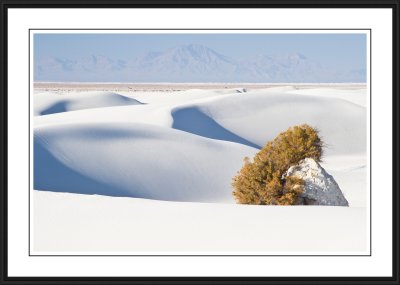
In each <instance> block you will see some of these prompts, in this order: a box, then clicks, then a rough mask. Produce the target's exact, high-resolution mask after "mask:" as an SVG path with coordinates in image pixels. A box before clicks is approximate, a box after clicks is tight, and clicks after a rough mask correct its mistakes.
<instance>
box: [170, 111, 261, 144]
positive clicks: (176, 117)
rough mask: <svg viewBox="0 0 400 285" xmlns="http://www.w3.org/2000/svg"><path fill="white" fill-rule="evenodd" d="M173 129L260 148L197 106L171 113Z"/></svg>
mask: <svg viewBox="0 0 400 285" xmlns="http://www.w3.org/2000/svg"><path fill="white" fill-rule="evenodd" d="M172 118H173V124H172V127H173V128H174V129H178V130H181V131H185V132H189V133H192V134H195V135H199V136H203V137H206V138H211V139H216V140H223V141H231V142H235V143H239V144H243V145H247V146H250V147H254V148H257V149H260V146H258V145H256V144H254V143H252V142H250V141H248V140H246V139H244V138H242V137H240V136H238V135H236V134H235V133H232V132H231V131H229V130H227V129H225V128H224V127H222V126H221V125H220V124H218V123H217V122H216V121H215V120H213V119H212V118H210V117H209V116H207V115H206V114H204V113H203V112H201V111H200V110H199V109H198V108H197V107H190V108H184V109H180V110H177V111H174V112H173V113H172Z"/></svg>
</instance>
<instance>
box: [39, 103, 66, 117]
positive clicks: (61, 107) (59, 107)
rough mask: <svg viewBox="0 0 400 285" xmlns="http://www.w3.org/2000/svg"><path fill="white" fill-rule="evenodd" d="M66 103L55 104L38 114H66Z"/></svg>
mask: <svg viewBox="0 0 400 285" xmlns="http://www.w3.org/2000/svg"><path fill="white" fill-rule="evenodd" d="M67 104H68V103H67V101H60V102H57V103H55V104H53V105H51V106H50V107H48V108H46V109H44V110H43V111H42V112H40V113H39V114H40V115H41V116H42V115H50V114H55V113H62V112H67Z"/></svg>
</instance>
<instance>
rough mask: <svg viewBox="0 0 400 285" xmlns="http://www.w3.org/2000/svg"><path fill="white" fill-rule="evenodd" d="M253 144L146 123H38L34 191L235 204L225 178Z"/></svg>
mask: <svg viewBox="0 0 400 285" xmlns="http://www.w3.org/2000/svg"><path fill="white" fill-rule="evenodd" d="M256 151H257V149H253V148H250V147H247V146H243V145H240V144H235V143H231V142H224V141H216V140H207V139H205V138H202V137H199V136H192V135H190V134H187V133H185V132H181V131H177V130H174V129H167V128H161V127H158V126H152V125H144V124H134V123H130V124H127V123H125V124H111V123H109V124H93V123H92V124H78V125H77V124H68V125H64V126H51V127H40V128H37V129H36V130H35V136H34V188H35V189H39V190H47V191H57V192H73V193H82V194H101V195H107V196H121V197H136V198H148V199H156V200H169V201H197V202H224V201H225V202H226V201H227V202H233V197H232V190H231V186H230V183H231V179H232V177H233V176H234V175H235V174H236V172H237V171H238V169H240V167H241V165H242V159H243V157H245V156H253V155H254V154H255V153H256Z"/></svg>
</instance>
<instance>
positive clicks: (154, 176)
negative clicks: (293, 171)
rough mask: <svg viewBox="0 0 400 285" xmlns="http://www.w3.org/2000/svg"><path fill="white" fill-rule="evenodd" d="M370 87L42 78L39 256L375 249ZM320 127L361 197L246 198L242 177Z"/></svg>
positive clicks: (329, 163) (338, 169) (34, 245)
mask: <svg viewBox="0 0 400 285" xmlns="http://www.w3.org/2000/svg"><path fill="white" fill-rule="evenodd" d="M367 104H368V98H367V89H366V87H365V86H363V85H303V84H302V85H285V86H284V85H268V84H111V83H110V84H94V83H93V84H78V83H76V84H73V83H71V84H67V83H35V85H34V92H33V94H32V104H31V106H32V112H31V113H32V114H33V116H34V118H33V126H32V127H33V178H34V181H33V185H34V190H33V193H32V195H31V203H32V204H31V205H32V207H31V209H32V214H31V217H32V218H31V250H32V252H31V253H32V254H183V255H185V254H200V255H202V254H240V255H241V254H251V255H253V254H254V255H264V254H369V252H368V250H369V238H368V237H369V209H368V207H369V188H368V183H367V181H368V177H367V173H368V171H369V165H368V158H367ZM303 123H307V124H309V125H312V126H314V127H316V128H318V129H319V130H320V134H321V136H322V138H323V140H324V142H325V143H326V150H325V155H324V158H323V163H322V166H323V167H324V168H325V169H326V170H327V171H328V173H330V174H331V175H332V176H333V177H334V178H335V179H336V181H337V182H338V184H339V186H340V188H341V190H342V192H343V194H344V195H345V197H346V199H347V200H348V202H349V204H350V206H349V207H330V206H253V205H238V204H235V201H234V199H233V196H232V187H231V181H232V178H233V177H234V176H235V174H236V173H237V171H239V170H240V168H241V166H242V164H243V158H244V157H246V156H248V157H253V156H254V154H255V153H257V152H258V151H259V150H260V149H261V148H262V146H264V145H265V144H266V142H267V141H269V140H271V139H273V138H274V137H276V136H277V135H278V134H279V133H280V132H282V131H285V130H287V129H288V128H289V127H291V126H293V125H298V124H303Z"/></svg>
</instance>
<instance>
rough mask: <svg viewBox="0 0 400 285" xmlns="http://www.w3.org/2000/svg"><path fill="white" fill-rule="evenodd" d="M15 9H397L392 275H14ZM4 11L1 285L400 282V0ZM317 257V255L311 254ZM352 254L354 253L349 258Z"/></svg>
mask: <svg viewBox="0 0 400 285" xmlns="http://www.w3.org/2000/svg"><path fill="white" fill-rule="evenodd" d="M11 8H29V9H35V8H56V9H65V8H99V9H103V8H107V9H108V8H166V9H168V8H198V9H201V8H215V9H218V8H232V9H235V8H271V9H274V8H283V9H286V8H299V9H301V8H322V9H335V8H345V9H352V8H366V9H368V8H388V9H391V10H392V17H393V18H392V25H393V33H392V40H393V54H392V58H393V70H392V72H393V86H392V90H393V94H392V102H393V106H392V112H393V118H392V120H393V129H392V135H393V142H392V143H393V149H392V154H393V165H392V174H393V181H392V185H393V189H392V195H393V201H392V207H393V213H392V214H393V224H392V233H393V237H392V238H393V244H392V249H393V255H392V259H393V260H392V265H393V268H392V276H391V277H379V276H376V277H361V276H360V277H330V276H324V277H313V276H309V277H279V276H276V277H232V276H225V277H196V276H192V277H179V276H176V277H96V276H93V277H62V276H60V277H12V276H9V275H8V266H7V264H8V251H7V249H8V236H7V234H8V231H7V229H8V226H9V225H8V203H7V201H8V200H7V196H8V190H9V189H8V177H7V175H8V171H7V169H8V162H9V161H8V160H9V159H10V158H9V157H8V143H9V142H8V131H9V129H8V128H9V125H8V115H9V114H8V96H9V94H8V88H7V86H8V85H7V83H8V74H7V68H8V62H7V59H8V47H7V42H8V37H9V33H10V31H8V18H7V15H8V11H9V9H11ZM0 9H1V11H0V14H1V21H2V27H1V44H0V46H1V58H0V62H2V64H1V74H0V86H1V97H0V108H1V116H0V132H1V141H0V158H1V160H0V169H1V171H0V181H1V191H0V199H1V203H0V207H1V219H0V231H1V233H0V235H1V244H0V261H1V266H0V284H400V275H399V266H400V263H399V256H400V254H399V239H400V236H399V221H400V220H399V216H400V212H399V205H400V200H399V197H400V195H399V193H398V191H399V189H400V185H399V161H400V157H399V146H400V141H399V123H400V116H399V111H400V100H399V98H398V97H399V96H400V92H399V91H400V89H399V82H400V79H399V78H400V77H399V66H400V64H399V50H400V46H399V27H400V22H399V14H400V1H399V0H383V1H379V0H372V1H367V0H349V1H343V0H337V1H334V0H324V1H307V0H300V1H293V0H292V1H291V0H281V1H268V0H265V1H257V0H250V1H235V3H232V1H222V0H216V1H208V0H207V1H197V0H196V1H190V3H189V2H188V1H183V0H180V1H178V0H171V1H161V0H159V1H157V0H156V1H154V0H150V1H145V0H127V1H122V0H116V1H111V0H109V1H107V0H106V1H101V0H93V1H90V0H86V1H84V0H83V1H75V0H72V1H46V0H32V1H28V0H25V1H17V0H15V1H12V0H8V1H7V0H4V1H1V4H0ZM310 258H312V257H310ZM349 258H351V257H349Z"/></svg>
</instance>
